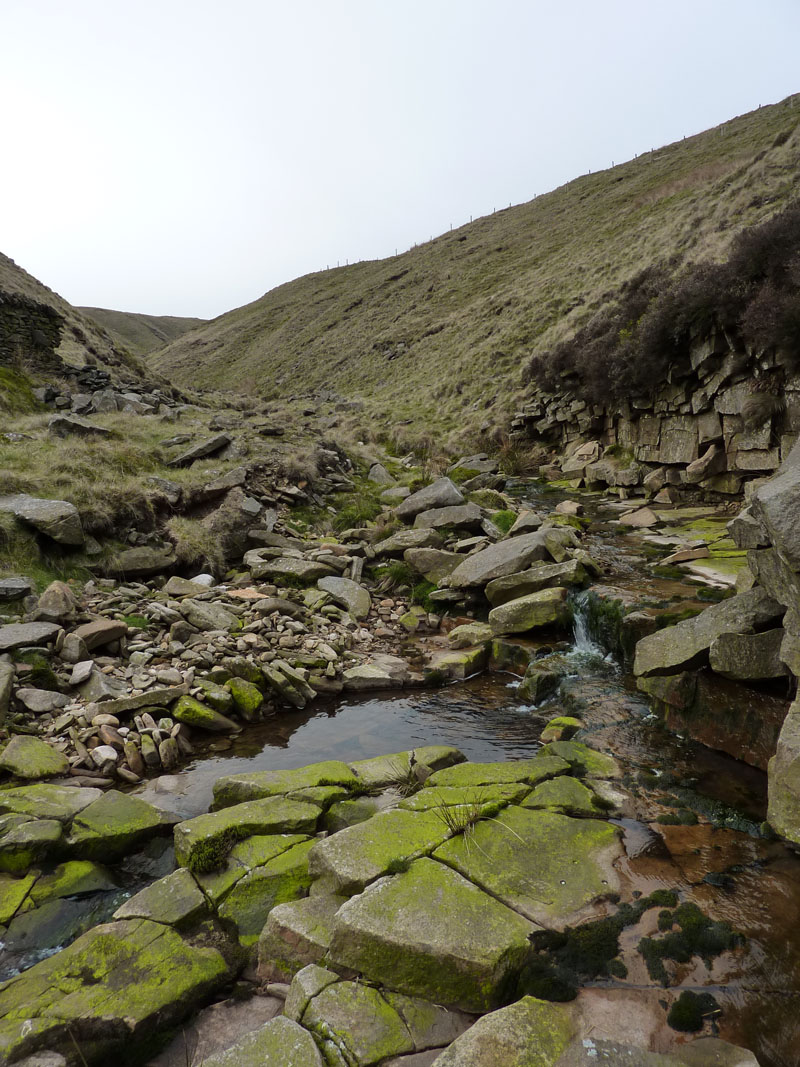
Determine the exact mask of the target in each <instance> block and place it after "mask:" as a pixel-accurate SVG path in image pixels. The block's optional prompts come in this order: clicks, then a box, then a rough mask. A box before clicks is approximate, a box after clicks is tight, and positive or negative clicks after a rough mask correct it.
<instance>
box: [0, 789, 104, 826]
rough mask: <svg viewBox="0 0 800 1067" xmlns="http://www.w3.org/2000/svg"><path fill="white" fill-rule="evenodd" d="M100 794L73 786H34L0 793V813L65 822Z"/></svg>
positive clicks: (97, 790) (94, 790) (100, 793)
mask: <svg viewBox="0 0 800 1067" xmlns="http://www.w3.org/2000/svg"><path fill="white" fill-rule="evenodd" d="M102 795H103V793H102V791H101V790H100V789H92V788H75V787H73V786H63V785H50V784H48V783H44V782H43V783H40V784H37V785H26V786H20V787H19V788H16V789H4V790H0V811H2V812H14V813H16V814H18V815H31V816H35V817H36V818H38V819H58V821H59V822H62V823H68V822H71V821H72V819H73V818H74V817H75V816H76V815H77V814H78V812H80V811H83V809H84V808H88V807H89V805H90V804H91V803H93V802H94V801H95V800H99V799H100V797H101V796H102Z"/></svg>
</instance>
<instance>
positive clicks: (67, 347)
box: [0, 253, 154, 382]
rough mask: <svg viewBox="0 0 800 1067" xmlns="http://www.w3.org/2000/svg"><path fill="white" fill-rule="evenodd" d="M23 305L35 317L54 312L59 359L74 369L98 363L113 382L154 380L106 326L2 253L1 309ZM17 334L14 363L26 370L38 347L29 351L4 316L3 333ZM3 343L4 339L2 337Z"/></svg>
mask: <svg viewBox="0 0 800 1067" xmlns="http://www.w3.org/2000/svg"><path fill="white" fill-rule="evenodd" d="M19 301H21V302H22V308H23V310H22V311H20V314H21V315H22V316H23V317H24V315H25V314H26V312H25V311H24V308H25V307H26V306H27V307H29V308H30V311H31V315H32V317H33V316H35V313H36V309H37V308H38V309H40V308H45V309H50V310H51V311H52V313H53V321H54V322H59V323H61V325H60V344H59V345H58V347H57V348H56V350H55V355H56V356H57V357H59V358H60V359H61V360H62V361H63V362H64V363H66V364H67V365H68V366H71V367H83V366H85V365H86V364H87V363H96V364H97V365H99V366H101V367H103V368H104V369H105V370H107V371H109V373H110V374H111V375H112V379H114V380H116V381H120V382H124V381H131V382H132V381H137V380H139V379H141V378H153V377H154V374H153V371H152V369H150V368H148V367H147V366H146V365H145V364H144V363H143V362H142V361H141V360H140V359H139V358H138V356H136V355H134V354H133V353H132V352H130V351H129V350H128V349H127V348H125V347H124V346H123V345H121V344H120V342H119V341H117V340H116V339H115V338H114V337H112V336H111V334H110V333H109V332H108V331H107V330H106V329H104V327H103V326H102V325H100V324H99V323H97V322H95V321H94V320H93V319H89V318H87V317H86V316H85V315H83V314H82V313H81V311H80V310H79V309H78V308H75V307H73V306H72V305H71V304H69V303H67V301H66V300H64V298H63V297H61V296H59V295H58V293H54V292H53V290H52V289H48V287H47V286H46V285H44V284H43V283H42V282H40V281H38V280H37V279H36V278H34V277H33V275H31V274H28V272H27V271H26V270H23V268H22V267H20V266H18V264H16V263H15V262H14V260H13V259H9V257H8V256H4V255H3V254H2V253H0V309H2V307H3V305H7V306H9V307H10V306H17V304H18V302H19ZM4 329H7V330H13V331H14V333H15V337H14V340H13V343H12V347H13V348H14V350H15V357H14V362H15V363H19V366H20V367H21V368H22V369H23V370H25V369H28V366H27V365H28V364H29V363H32V364H33V365H34V369H35V364H36V362H37V359H36V357H37V355H38V354H39V353H37V351H36V345H35V343H31V345H30V349H28V347H27V344H26V341H27V340H28V339H27V338H26V337H25V334H24V331H23V332H22V336H21V338H20V337H19V331H18V329H17V324H16V323H11V322H10V321H9V322H6V321H5V320H4V319H3V317H2V315H0V333H1V332H2V331H3V330H4ZM0 340H2V337H0Z"/></svg>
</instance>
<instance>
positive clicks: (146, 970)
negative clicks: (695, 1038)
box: [0, 919, 230, 1063]
mask: <svg viewBox="0 0 800 1067" xmlns="http://www.w3.org/2000/svg"><path fill="white" fill-rule="evenodd" d="M229 973H230V972H229V970H228V965H227V964H226V962H225V960H224V959H223V957H222V955H221V953H220V952H219V951H218V950H217V949H216V948H211V947H200V946H197V945H190V944H188V943H187V942H185V941H184V940H183V939H182V938H181V937H180V936H179V935H178V934H177V933H176V932H175V931H174V930H172V929H171V928H170V927H169V926H165V925H163V924H162V923H154V922H148V921H146V920H139V919H133V920H127V921H120V922H114V923H108V924H106V925H103V926H97V927H95V928H94V929H93V930H90V931H89V932H88V933H86V934H84V935H83V936H82V937H79V938H78V940H77V941H75V942H73V943H72V944H71V945H69V946H67V948H64V949H62V950H61V951H60V952H58V953H56V954H55V955H54V956H51V957H50V958H49V959H46V960H42V961H41V962H40V963H37V964H35V965H34V966H33V967H31V968H29V969H28V970H27V971H24V972H23V973H22V974H21V975H18V976H17V977H15V978H12V979H11V980H10V981H8V982H6V983H5V984H4V985H3V986H2V987H1V988H0V1059H2V1061H3V1062H6V1063H8V1062H10V1061H12V1060H13V1061H16V1060H18V1059H21V1058H22V1057H23V1056H25V1055H27V1054H28V1053H33V1052H35V1051H37V1050H38V1049H41V1048H42V1047H45V1048H48V1049H52V1050H55V1051H60V1052H62V1053H63V1054H64V1055H65V1056H66V1057H67V1059H68V1060H70V1061H72V1060H73V1058H74V1054H75V1046H74V1044H73V1042H72V1039H71V1038H70V1036H69V1035H70V1032H71V1031H77V1032H79V1033H80V1035H81V1037H80V1040H81V1041H82V1042H84V1043H85V1044H86V1047H90V1046H91V1047H92V1049H94V1050H96V1051H97V1052H100V1053H101V1055H102V1056H103V1058H104V1059H105V1060H106V1061H107V1062H111V1061H112V1060H113V1054H114V1052H115V1051H122V1050H123V1049H125V1050H129V1049H130V1047H131V1043H132V1042H133V1043H134V1044H135V1043H136V1042H137V1041H140V1040H141V1041H143V1040H144V1039H145V1038H150V1037H152V1035H153V1032H154V1031H155V1030H157V1029H159V1028H166V1027H168V1026H169V1025H170V1024H171V1023H174V1022H177V1021H178V1020H179V1019H181V1018H183V1017H184V1016H185V1015H186V1013H187V1012H188V1011H189V1009H190V1008H191V1007H193V1006H194V1005H195V1004H196V1003H198V1002H202V1001H203V1000H204V999H205V998H206V997H208V996H209V995H210V994H211V993H213V992H214V991H215V990H216V989H217V988H219V987H220V986H221V985H222V984H223V983H224V982H225V981H226V980H227V979H228V977H229ZM89 976H91V978H90V977H89ZM101 1050H102V1051H101ZM93 1055H94V1053H93Z"/></svg>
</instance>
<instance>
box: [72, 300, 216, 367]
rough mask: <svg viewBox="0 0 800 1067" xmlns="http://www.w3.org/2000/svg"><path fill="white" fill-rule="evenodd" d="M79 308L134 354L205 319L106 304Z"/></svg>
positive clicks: (143, 353) (152, 349) (142, 353)
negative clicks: (118, 308)
mask: <svg viewBox="0 0 800 1067" xmlns="http://www.w3.org/2000/svg"><path fill="white" fill-rule="evenodd" d="M78 311H80V312H81V313H82V314H83V315H86V316H87V318H90V319H94V321H95V322H97V323H99V325H100V326H102V327H103V328H104V329H106V330H108V332H109V333H110V334H111V336H112V337H114V338H115V339H116V340H117V341H119V343H120V344H122V345H124V346H125V347H126V348H128V349H130V351H131V352H133V353H135V354H136V355H137V356H146V355H149V354H150V353H151V352H155V351H156V350H157V349H159V348H163V347H164V345H166V344H169V342H170V341H174V340H175V339H176V338H178V337H180V336H181V335H182V334H184V333H186V332H187V330H193V329H195V327H197V326H202V325H204V323H205V322H206V320H205V319H187V318H180V317H179V316H177V315H139V314H137V313H135V312H130V311H109V310H108V308H84V307H82V308H78Z"/></svg>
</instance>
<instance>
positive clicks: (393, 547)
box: [374, 527, 442, 556]
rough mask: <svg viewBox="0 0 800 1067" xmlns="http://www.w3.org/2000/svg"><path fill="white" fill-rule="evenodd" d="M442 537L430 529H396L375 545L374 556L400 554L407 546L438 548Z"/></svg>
mask: <svg viewBox="0 0 800 1067" xmlns="http://www.w3.org/2000/svg"><path fill="white" fill-rule="evenodd" d="M441 544H442V539H441V537H440V536H439V535H438V533H436V531H435V530H432V529H416V528H413V527H412V528H411V529H410V530H398V531H397V533H395V534H392V535H391V536H390V537H385V538H384V539H383V540H382V541H379V542H378V543H377V544H376V545H375V546H374V549H375V555H376V556H400V555H402V554H403V553H404V552H405V551H406V550H407V549H409V548H439V547H441Z"/></svg>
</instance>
